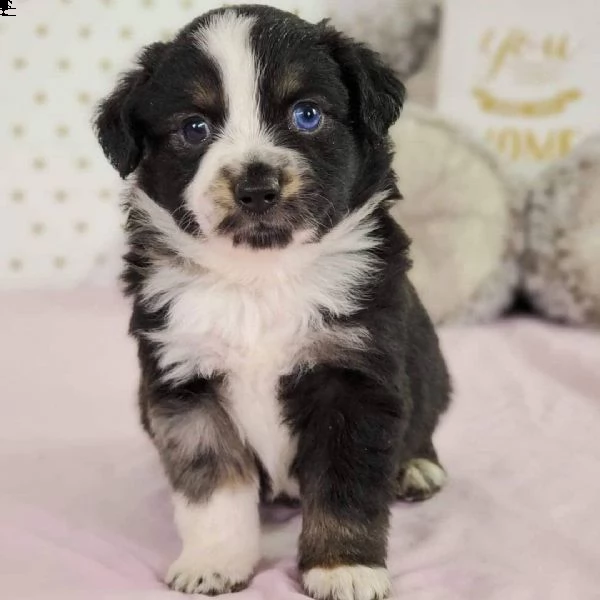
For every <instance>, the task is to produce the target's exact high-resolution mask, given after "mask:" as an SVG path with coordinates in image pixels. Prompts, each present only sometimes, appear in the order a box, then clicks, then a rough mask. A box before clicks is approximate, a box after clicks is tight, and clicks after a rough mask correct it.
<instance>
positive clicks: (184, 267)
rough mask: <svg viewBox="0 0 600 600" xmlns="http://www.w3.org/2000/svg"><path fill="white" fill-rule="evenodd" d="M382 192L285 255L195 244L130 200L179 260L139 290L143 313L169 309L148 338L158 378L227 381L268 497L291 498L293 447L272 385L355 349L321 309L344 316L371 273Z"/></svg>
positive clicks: (351, 334)
mask: <svg viewBox="0 0 600 600" xmlns="http://www.w3.org/2000/svg"><path fill="white" fill-rule="evenodd" d="M386 195H387V194H385V193H382V194H378V195H376V196H374V197H373V198H372V200H371V201H370V202H368V203H367V204H366V205H365V206H364V207H362V208H360V209H359V210H357V211H355V212H353V213H351V214H349V215H348V216H347V217H346V218H345V219H344V220H343V221H341V222H340V223H339V224H338V225H337V226H336V227H335V228H334V229H332V230H331V231H330V232H329V233H327V234H326V235H325V236H324V237H323V238H322V239H321V240H320V241H319V242H311V241H310V236H308V235H307V234H303V235H299V236H298V237H297V239H296V240H295V241H294V242H293V243H292V244H291V245H290V246H289V247H286V248H284V249H277V250H252V249H247V248H246V249H245V248H240V247H234V246H233V245H232V243H231V241H230V240H228V239H225V238H206V239H204V240H202V239H198V238H193V237H191V236H189V235H187V234H185V233H184V232H182V231H181V229H179V228H178V227H177V225H176V224H175V223H174V221H173V219H172V218H171V216H170V215H169V214H168V213H167V212H166V211H165V210H163V209H162V208H160V207H159V206H158V205H156V204H155V203H154V202H153V201H152V200H150V198H148V197H147V196H146V195H144V194H143V193H142V192H140V191H139V190H138V191H137V192H136V194H135V196H134V198H133V200H132V202H133V203H134V204H135V206H136V207H137V208H138V209H139V210H141V211H142V212H143V214H144V215H145V217H144V219H146V220H147V221H148V222H149V223H152V225H153V227H155V228H157V229H158V230H159V231H160V233H161V235H162V236H163V237H164V243H165V244H167V245H168V246H169V247H170V248H172V249H174V250H175V251H176V252H177V254H178V255H179V256H180V257H181V258H182V261H181V263H177V262H172V261H171V262H166V263H164V264H163V263H160V262H159V263H158V264H157V265H156V268H155V270H154V272H153V273H152V274H151V275H150V276H149V277H148V279H147V281H146V282H145V284H144V288H143V295H144V298H145V300H146V303H147V305H148V306H149V307H151V309H153V310H158V309H160V308H163V307H165V306H167V305H168V306H169V309H168V315H167V319H166V324H165V327H164V328H163V329H162V330H160V331H158V332H153V333H152V334H149V337H151V339H152V340H153V341H154V342H157V343H158V348H159V351H158V357H159V364H160V366H161V367H162V368H163V369H164V370H165V373H166V375H165V380H167V381H170V382H172V383H174V384H177V383H178V382H183V381H186V380H188V379H190V378H192V377H195V376H204V377H210V376H211V375H213V374H215V373H225V374H226V385H225V390H224V392H225V393H226V396H227V402H226V403H225V405H226V407H227V410H228V412H229V416H230V417H231V419H232V421H233V423H234V424H235V425H236V426H237V428H238V431H239V434H240V437H241V438H242V439H243V440H244V441H246V442H248V443H249V444H250V445H251V447H252V448H253V449H254V450H255V452H256V453H257V454H258V456H259V458H260V459H261V462H262V464H263V465H264V467H265V469H266V470H267V472H268V473H269V475H270V476H271V479H272V488H273V492H274V493H279V492H285V493H287V494H288V495H290V496H296V495H297V493H298V489H297V484H296V483H295V482H294V481H291V480H290V479H289V475H288V473H289V467H290V463H291V460H292V458H293V456H294V454H295V447H296V446H295V444H296V441H295V440H294V439H293V438H292V437H291V436H290V433H289V430H288V428H287V426H285V425H284V424H283V419H282V415H281V412H280V411H281V408H280V403H279V400H278V384H279V380H280V378H281V376H282V375H285V374H287V373H289V372H291V370H293V369H294V368H295V367H296V366H298V365H299V364H310V362H311V360H312V359H313V354H314V349H315V348H318V347H323V346H329V347H340V346H341V347H343V348H345V349H347V348H352V347H361V346H362V345H364V343H365V341H366V340H367V338H368V336H367V334H366V332H365V331H363V330H362V329H360V328H357V327H342V326H329V325H327V324H326V323H325V322H324V321H323V318H322V312H321V310H322V309H323V308H324V309H326V310H328V311H329V312H331V313H332V314H334V315H350V314H352V313H353V312H354V311H355V310H357V308H358V303H357V298H356V296H355V294H354V290H355V289H356V288H357V287H358V286H359V285H362V284H363V283H364V282H365V281H366V280H367V279H368V278H369V277H371V276H372V275H373V273H374V272H376V270H377V264H376V263H375V262H374V259H373V257H372V255H370V253H368V252H362V251H363V250H370V249H373V248H375V247H376V246H377V245H378V243H379V240H377V239H376V236H374V235H373V227H374V223H373V221H372V219H371V214H372V212H373V211H374V210H375V209H376V207H377V206H378V205H379V204H380V203H381V202H382V201H383V199H384V198H385V197H386Z"/></svg>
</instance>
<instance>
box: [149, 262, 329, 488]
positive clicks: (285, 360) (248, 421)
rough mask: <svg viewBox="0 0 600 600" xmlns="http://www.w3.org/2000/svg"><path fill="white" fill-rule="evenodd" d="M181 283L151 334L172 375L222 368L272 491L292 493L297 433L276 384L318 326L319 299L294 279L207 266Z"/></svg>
mask: <svg viewBox="0 0 600 600" xmlns="http://www.w3.org/2000/svg"><path fill="white" fill-rule="evenodd" d="M164 275H165V274H163V275H162V276H163V277H164ZM158 276H160V274H159V275H157V277H158ZM173 276H174V274H173V273H170V274H169V276H168V278H169V279H170V278H172V277H173ZM178 276H179V277H181V278H182V279H184V280H185V279H188V277H189V276H188V277H186V274H184V273H179V274H178ZM263 283H264V282H263ZM177 287H179V291H178V293H177V294H176V295H175V297H174V298H173V299H172V301H171V304H170V309H169V313H168V318H167V324H166V327H165V328H164V329H163V330H162V331H161V332H160V333H158V334H157V335H155V336H153V337H154V339H155V340H156V341H159V342H160V344H161V354H160V363H161V366H162V367H163V368H165V369H168V371H167V372H168V375H167V378H168V379H171V380H174V381H177V380H180V381H184V380H186V379H189V378H190V377H193V376H205V377H210V376H211V375H215V374H219V373H222V374H224V375H225V376H226V383H225V390H226V394H227V397H226V399H225V401H226V408H227V410H228V412H229V414H230V416H231V418H232V420H233V422H234V423H235V424H236V425H237V427H238V429H239V432H240V435H241V436H242V437H243V439H245V440H246V441H247V442H248V443H249V445H250V446H251V447H252V448H253V449H254V451H255V452H256V453H257V455H258V456H259V458H260V460H261V462H262V463H263V465H264V467H265V469H266V470H267V472H268V473H269V475H270V476H271V479H272V483H273V491H274V492H287V493H288V494H293V493H294V492H295V490H294V489H293V488H290V487H289V482H288V480H287V473H288V470H289V466H290V463H291V460H292V459H293V456H294V440H293V439H291V436H290V434H289V431H288V428H287V427H286V426H285V425H284V423H283V420H282V414H281V405H280V402H279V398H278V387H279V379H280V377H281V376H282V375H284V374H285V373H288V372H289V371H290V370H291V369H292V368H293V367H294V365H295V364H296V362H297V360H298V357H299V354H300V352H301V351H302V350H303V348H305V347H306V346H307V345H308V344H309V338H310V337H311V335H313V334H314V332H315V330H316V329H317V328H318V325H317V323H318V321H319V319H318V313H317V312H316V311H315V308H316V307H313V306H311V305H310V304H308V303H307V302H306V300H305V299H302V298H301V297H300V295H299V294H298V290H296V289H294V286H291V288H290V283H289V282H288V283H287V284H285V285H284V284H283V282H281V284H280V285H266V284H263V285H262V286H251V285H245V286H244V285H239V284H235V283H232V282H229V283H226V282H223V281H219V280H217V279H215V278H214V277H213V276H212V275H211V274H208V273H204V274H200V275H196V276H192V277H189V279H188V280H187V281H181V282H180V285H178V286H177Z"/></svg>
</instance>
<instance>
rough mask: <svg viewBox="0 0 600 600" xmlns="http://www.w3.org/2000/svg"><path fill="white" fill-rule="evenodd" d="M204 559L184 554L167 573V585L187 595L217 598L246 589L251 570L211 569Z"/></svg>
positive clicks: (233, 567)
mask: <svg viewBox="0 0 600 600" xmlns="http://www.w3.org/2000/svg"><path fill="white" fill-rule="evenodd" d="M202 558H205V557H199V556H192V555H186V554H185V553H184V554H182V555H181V556H180V557H179V558H178V559H177V560H176V561H175V562H174V563H173V564H172V565H171V568H170V569H169V571H168V573H167V577H166V583H167V585H168V586H169V587H170V588H171V589H172V590H175V591H177V592H184V593H186V594H206V595H208V596H217V595H218V594H227V593H230V592H237V591H239V590H241V589H243V588H245V587H246V585H247V584H248V581H249V580H250V578H251V576H252V571H251V570H250V571H249V570H245V571H244V570H239V569H236V568H235V565H229V566H228V567H226V568H221V569H217V568H214V569H211V568H210V567H208V566H207V565H206V562H207V561H206V560H202Z"/></svg>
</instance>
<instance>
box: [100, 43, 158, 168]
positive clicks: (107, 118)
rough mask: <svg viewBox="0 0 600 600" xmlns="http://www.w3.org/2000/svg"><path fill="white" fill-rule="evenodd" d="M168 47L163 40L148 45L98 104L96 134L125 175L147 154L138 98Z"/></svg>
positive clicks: (110, 157)
mask: <svg viewBox="0 0 600 600" xmlns="http://www.w3.org/2000/svg"><path fill="white" fill-rule="evenodd" d="M167 46H168V44H165V43H163V42H157V43H155V44H151V45H150V46H147V47H146V48H145V49H144V50H143V51H142V53H141V54H140V56H139V57H138V59H137V67H136V68H135V69H132V70H131V71H129V72H128V73H125V75H123V76H122V77H121V79H120V81H119V83H118V84H117V86H116V87H115V89H114V90H113V91H112V93H111V94H110V95H109V96H108V97H107V98H105V99H104V100H103V101H102V102H101V103H100V104H99V106H98V109H97V112H96V117H95V121H94V129H95V132H96V136H97V137H98V141H99V142H100V145H101V146H102V150H103V151H104V154H105V155H106V157H107V158H108V160H109V161H110V163H111V165H112V166H113V167H114V168H115V169H116V170H117V171H118V172H119V175H120V176H121V177H122V178H125V177H127V175H129V174H130V173H131V172H132V171H134V170H135V168H136V167H137V166H138V164H139V163H140V161H141V159H142V156H143V153H144V136H143V131H142V129H141V127H140V125H139V123H137V122H136V119H135V113H134V105H135V100H136V98H137V95H138V92H139V91H140V89H141V88H142V86H143V85H144V84H145V83H146V82H147V81H148V80H149V79H150V76H151V75H152V73H153V71H154V69H155V68H156V65H157V64H158V62H159V60H160V58H161V57H162V55H163V53H164V51H165V49H166V47H167Z"/></svg>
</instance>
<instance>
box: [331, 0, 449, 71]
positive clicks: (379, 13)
mask: <svg viewBox="0 0 600 600" xmlns="http://www.w3.org/2000/svg"><path fill="white" fill-rule="evenodd" d="M329 7H330V12H331V19H332V21H333V22H334V23H335V24H336V25H337V26H338V27H340V28H341V29H343V30H344V31H346V32H347V33H348V34H350V35H352V36H353V37H355V38H356V39H358V40H361V41H363V42H366V43H368V44H369V45H370V46H371V47H372V48H373V49H375V50H377V51H378V52H380V53H381V54H382V55H383V57H384V58H385V59H386V61H387V62H388V64H389V65H391V66H392V67H393V68H394V69H395V70H396V72H397V73H398V75H399V76H400V77H401V78H402V79H407V78H408V77H410V76H411V75H413V74H414V73H416V72H417V71H418V70H419V68H420V67H421V65H422V64H423V62H424V60H425V59H426V57H427V55H428V53H429V50H430V49H431V47H432V45H433V43H434V42H435V40H436V39H437V37H438V32H439V25H440V16H441V0H371V1H370V2H365V1H364V0H329Z"/></svg>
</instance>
